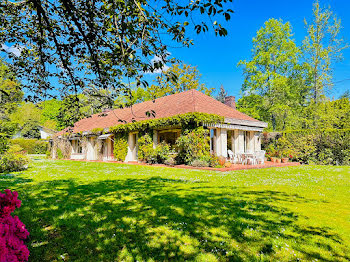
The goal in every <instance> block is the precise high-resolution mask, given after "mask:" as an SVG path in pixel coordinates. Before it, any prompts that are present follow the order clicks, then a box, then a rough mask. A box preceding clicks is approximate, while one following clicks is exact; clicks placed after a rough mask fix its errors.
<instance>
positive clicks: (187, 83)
mask: <svg viewBox="0 0 350 262" xmlns="http://www.w3.org/2000/svg"><path fill="white" fill-rule="evenodd" d="M200 78H201V74H200V73H199V71H198V69H197V67H195V66H191V65H186V64H174V65H172V66H171V67H170V68H169V69H168V70H166V72H164V74H161V75H160V76H157V78H156V81H155V84H153V85H151V86H150V87H148V88H147V93H148V97H147V98H146V99H155V98H159V97H162V96H166V95H171V94H176V93H180V92H183V91H186V90H191V89H196V90H198V91H201V92H203V93H205V94H207V95H211V93H212V92H213V88H208V87H206V85H205V84H204V83H201V81H200Z"/></svg>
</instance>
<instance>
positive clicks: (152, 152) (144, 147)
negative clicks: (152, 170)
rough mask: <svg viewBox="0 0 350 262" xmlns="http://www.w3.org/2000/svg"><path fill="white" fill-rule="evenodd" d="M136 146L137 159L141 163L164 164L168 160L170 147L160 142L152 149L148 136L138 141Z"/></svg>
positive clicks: (151, 141)
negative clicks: (137, 147)
mask: <svg viewBox="0 0 350 262" xmlns="http://www.w3.org/2000/svg"><path fill="white" fill-rule="evenodd" d="M138 146H139V150H138V158H139V160H141V161H144V162H146V163H150V164H155V163H158V164H164V163H165V161H167V160H168V159H169V156H170V146H169V145H168V144H166V143H165V142H162V143H160V144H158V145H157V146H156V147H155V148H153V140H152V138H151V136H150V135H149V134H145V135H144V136H142V137H140V138H139V139H138ZM170 162H171V161H170Z"/></svg>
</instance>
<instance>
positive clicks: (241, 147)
mask: <svg viewBox="0 0 350 262" xmlns="http://www.w3.org/2000/svg"><path fill="white" fill-rule="evenodd" d="M237 131H238V132H237V133H238V137H237V141H238V143H237V144H238V145H237V150H238V151H237V152H239V153H244V131H243V130H237Z"/></svg>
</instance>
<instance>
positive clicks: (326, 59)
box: [303, 1, 348, 103]
mask: <svg viewBox="0 0 350 262" xmlns="http://www.w3.org/2000/svg"><path fill="white" fill-rule="evenodd" d="M305 25H306V27H307V33H308V35H307V36H306V37H305V39H304V41H303V52H304V59H305V61H306V62H307V63H308V64H309V66H310V69H309V77H310V81H311V88H312V92H313V94H312V97H313V99H314V101H315V102H316V103H317V102H319V100H320V98H321V96H322V95H324V92H325V90H326V89H330V88H331V87H332V85H333V84H332V69H333V64H334V62H336V61H339V60H341V59H342V50H344V49H345V48H347V47H348V45H347V44H345V43H344V40H343V38H342V37H341V36H340V29H341V21H340V19H337V17H336V15H334V14H333V12H332V11H331V10H330V9H327V8H321V7H320V4H319V2H318V1H316V2H315V3H314V5H313V21H312V22H311V23H308V22H307V21H306V20H305Z"/></svg>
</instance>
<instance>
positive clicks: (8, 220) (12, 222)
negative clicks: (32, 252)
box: [0, 189, 29, 262]
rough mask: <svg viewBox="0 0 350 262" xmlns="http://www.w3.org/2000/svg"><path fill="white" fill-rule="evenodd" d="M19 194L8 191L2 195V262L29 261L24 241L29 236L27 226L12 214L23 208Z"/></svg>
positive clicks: (0, 258)
mask: <svg viewBox="0 0 350 262" xmlns="http://www.w3.org/2000/svg"><path fill="white" fill-rule="evenodd" d="M17 197H18V193H17V192H11V191H10V190H8V189H6V190H5V194H2V193H0V261H20V262H22V261H28V257H29V250H28V248H27V247H26V246H25V245H24V240H25V239H26V238H27V237H28V236H29V233H28V231H27V229H26V228H25V225H24V224H23V223H22V222H21V221H20V220H19V218H18V217H17V216H15V217H12V216H11V213H12V212H13V211H14V210H15V209H16V208H19V207H20V206H21V201H20V200H18V198H17Z"/></svg>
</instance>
